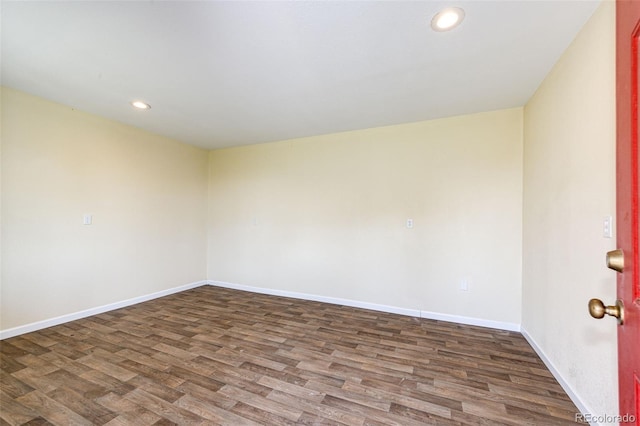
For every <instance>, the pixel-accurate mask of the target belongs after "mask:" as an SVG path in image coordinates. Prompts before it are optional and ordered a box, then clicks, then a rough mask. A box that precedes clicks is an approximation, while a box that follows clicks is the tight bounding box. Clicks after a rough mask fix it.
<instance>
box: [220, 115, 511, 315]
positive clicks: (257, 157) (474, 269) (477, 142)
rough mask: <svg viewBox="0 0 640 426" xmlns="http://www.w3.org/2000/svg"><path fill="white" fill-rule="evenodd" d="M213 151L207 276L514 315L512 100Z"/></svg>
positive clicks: (456, 311) (443, 309)
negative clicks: (464, 285) (499, 107)
mask: <svg viewBox="0 0 640 426" xmlns="http://www.w3.org/2000/svg"><path fill="white" fill-rule="evenodd" d="M209 158H210V163H209V164H210V168H209V175H210V179H209V202H210V205H209V250H208V276H209V279H212V280H217V281H222V282H229V283H233V284H240V285H246V286H255V287H261V288H267V289H276V290H281V291H288V292H298V293H306V294H312V295H319V296H328V297H333V298H339V299H347V300H355V301H361V302H366V303H372V304H381V305H387V306H392V307H399V308H405V309H414V310H424V311H430V312H435V313H442V314H448V315H455V316H463V317H470V318H479V319H484V320H489V321H498V322H504V323H511V324H516V325H517V324H519V323H520V302H521V258H522V256H521V247H522V246H521V235H522V228H521V221H522V109H520V108H516V109H510V110H503V111H496V112H488V113H482V114H475V115H468V116H463V117H454V118H448V119H442V120H435V121H428V122H419V123H412V124H405V125H398V126H389V127H382V128H375V129H368V130H361V131H354V132H346V133H339V134H332V135H325V136H318V137H310V138H303V139H296V140H290V141H282V142H276V143H269V144H262V145H253V146H246V147H240V148H229V149H223V150H217V151H212V152H211V153H210V157H209ZM408 218H411V219H413V221H414V228H413V229H407V228H406V226H405V223H406V220H407V219H408ZM465 278H467V279H470V281H471V284H470V291H468V292H466V293H464V292H461V291H460V290H459V285H460V281H461V280H462V279H465ZM496 306H500V309H496Z"/></svg>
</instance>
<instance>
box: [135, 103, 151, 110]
mask: <svg viewBox="0 0 640 426" xmlns="http://www.w3.org/2000/svg"><path fill="white" fill-rule="evenodd" d="M131 105H132V106H133V107H134V108H138V109H151V105H149V104H148V103H146V102H142V101H133V102H131Z"/></svg>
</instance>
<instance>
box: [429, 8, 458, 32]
mask: <svg viewBox="0 0 640 426" xmlns="http://www.w3.org/2000/svg"><path fill="white" fill-rule="evenodd" d="M463 19H464V10H462V9H460V8H459V7H448V8H446V9H443V10H441V11H440V12H438V13H436V15H435V16H434V17H433V19H432V20H431V28H433V30H434V31H449V30H452V29H454V28H455V27H457V26H458V25H460V23H461V22H462V20H463Z"/></svg>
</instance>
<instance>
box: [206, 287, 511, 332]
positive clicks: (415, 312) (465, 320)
mask: <svg viewBox="0 0 640 426" xmlns="http://www.w3.org/2000/svg"><path fill="white" fill-rule="evenodd" d="M208 283H209V284H210V285H213V286H216V287H225V288H231V289H235V290H242V291H250V292H253V293H261V294H268V295H272V296H282V297H291V298H293V299H304V300H313V301H315V302H325V303H331V304H333V305H344V306H351V307H352V308H362V309H371V310H372V311H380V312H387V313H390V314H399V315H406V316H410V317H417V318H426V319H433V320H439V321H446V322H455V323H458V324H466V325H476V326H479V327H488V328H497V329H499V330H508V331H520V325H519V324H515V323H507V322H500V321H491V320H484V319H480V318H471V317H463V316H458V315H448V314H439V313H436V312H429V311H421V310H419V309H407V308H398V307H396V306H388V305H379V304H377V303H368V302H361V301H358V300H351V299H341V298H338V297H327V296H318V295H315V294H309V293H298V292H293V291H285V290H274V289H269V288H262V287H252V286H248V285H242V284H233V283H227V282H223V281H208Z"/></svg>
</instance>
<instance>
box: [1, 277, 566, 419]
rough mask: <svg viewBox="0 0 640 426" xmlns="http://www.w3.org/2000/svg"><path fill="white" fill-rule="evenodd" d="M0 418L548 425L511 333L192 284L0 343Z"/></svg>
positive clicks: (559, 397)
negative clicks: (162, 296)
mask: <svg viewBox="0 0 640 426" xmlns="http://www.w3.org/2000/svg"><path fill="white" fill-rule="evenodd" d="M0 348H1V355H2V358H1V367H2V371H1V372H2V376H1V385H2V387H1V392H0V396H1V399H0V418H1V420H2V423H1V424H10V425H20V424H30V425H42V424H57V425H83V424H97V425H102V424H108V425H151V424H155V425H163V424H181V425H182V424H227V425H234V426H236V425H244V424H256V423H257V424H269V425H278V424H347V425H364V424H366V425H402V426H408V425H424V424H437V425H459V424H471V425H500V424H508V425H524V424H531V425H555V424H570V423H574V421H573V420H574V418H575V413H576V412H577V409H576V407H575V406H574V405H573V403H572V402H571V401H570V400H569V398H568V397H567V395H566V394H565V393H564V392H563V390H562V388H561V387H560V386H559V385H558V383H557V382H556V380H555V379H554V378H553V377H552V375H551V374H550V373H549V371H548V370H547V369H546V368H545V366H544V364H543V363H542V361H541V360H540V359H539V358H538V357H537V355H536V354H535V353H534V351H533V350H532V349H531V347H530V346H529V345H528V343H527V342H526V341H525V340H524V338H523V337H522V336H521V335H520V334H519V333H514V332H507V331H499V330H493V329H488V328H481V327H472V326H464V325H456V324H452V323H446V322H439V321H432V320H425V319H416V318H411V317H405V316H399V315H393V314H386V313H380V312H374V311H367V310H363V309H355V308H349V307H344V306H336V305H329V304H323V303H318V302H308V301H300V300H295V299H287V298H283V297H274V296H265V295H260V294H255V293H247V292H240V291H235V290H227V289H221V288H216V287H210V286H205V287H199V288H197V289H194V290H190V291H186V292H183V293H179V294H175V295H172V296H168V297H164V298H161V299H156V300H153V301H150V302H146V303H142V304H139V305H135V306H131V307H128V308H124V309H119V310H116V311H111V312H108V313H105V314H101V315H96V316H93V317H90V318H86V319H82V320H78V321H74V322H71V323H67V324H64V325H60V326H56V327H51V328H48V329H46V330H41V331H37V332H34V333H29V334H25V335H22V336H18V337H14V338H11V339H6V340H4V341H2V343H1V345H0Z"/></svg>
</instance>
